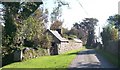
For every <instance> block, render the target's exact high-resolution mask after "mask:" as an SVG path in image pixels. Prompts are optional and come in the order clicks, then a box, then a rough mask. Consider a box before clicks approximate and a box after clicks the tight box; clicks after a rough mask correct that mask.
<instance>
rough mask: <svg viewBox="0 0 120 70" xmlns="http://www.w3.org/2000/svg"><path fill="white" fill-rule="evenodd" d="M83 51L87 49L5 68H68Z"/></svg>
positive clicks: (14, 64)
mask: <svg viewBox="0 0 120 70" xmlns="http://www.w3.org/2000/svg"><path fill="white" fill-rule="evenodd" d="M82 50H85V47H83V48H81V49H79V50H72V51H69V52H66V53H64V54H60V55H55V56H42V57H39V58H35V59H29V60H26V61H23V62H16V63H12V64H9V65H6V66H4V67H3V68H67V67H68V66H69V64H70V63H71V61H72V60H73V59H74V58H75V57H76V55H77V53H78V52H80V51H82Z"/></svg>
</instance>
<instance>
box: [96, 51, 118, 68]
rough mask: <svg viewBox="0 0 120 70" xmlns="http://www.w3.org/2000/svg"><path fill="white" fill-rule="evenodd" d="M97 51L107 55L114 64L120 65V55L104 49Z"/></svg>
mask: <svg viewBox="0 0 120 70" xmlns="http://www.w3.org/2000/svg"><path fill="white" fill-rule="evenodd" d="M97 52H98V53H100V54H101V55H102V56H103V57H105V58H106V59H107V60H108V61H110V62H111V63H112V64H113V65H115V66H118V67H120V64H119V63H118V59H119V58H120V57H118V56H117V55H113V54H112V53H110V52H107V51H104V50H97Z"/></svg>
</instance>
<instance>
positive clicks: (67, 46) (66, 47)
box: [58, 41, 82, 54]
mask: <svg viewBox="0 0 120 70" xmlns="http://www.w3.org/2000/svg"><path fill="white" fill-rule="evenodd" d="M81 47H82V43H77V42H74V41H69V43H67V42H61V44H59V45H58V53H59V54H61V53H65V52H67V51H70V50H77V49H80V48H81Z"/></svg>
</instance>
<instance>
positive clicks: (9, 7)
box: [2, 2, 42, 47]
mask: <svg viewBox="0 0 120 70" xmlns="http://www.w3.org/2000/svg"><path fill="white" fill-rule="evenodd" d="M2 4H3V6H4V10H5V14H4V20H5V27H4V30H5V33H4V35H3V36H4V37H3V39H4V40H3V41H4V42H3V45H4V46H5V45H6V46H9V47H10V45H12V47H14V46H19V45H20V44H22V41H23V40H22V37H21V35H22V30H23V29H22V26H23V20H25V19H27V18H28V17H29V16H30V15H31V14H32V13H33V12H34V11H35V10H36V9H37V8H38V7H39V5H40V4H42V2H22V3H21V2H2ZM6 42H7V43H6Z"/></svg>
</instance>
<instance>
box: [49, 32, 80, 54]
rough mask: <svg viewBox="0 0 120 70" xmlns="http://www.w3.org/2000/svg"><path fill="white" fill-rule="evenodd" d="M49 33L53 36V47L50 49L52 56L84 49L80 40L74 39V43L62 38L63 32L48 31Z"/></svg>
mask: <svg viewBox="0 0 120 70" xmlns="http://www.w3.org/2000/svg"><path fill="white" fill-rule="evenodd" d="M47 33H48V34H49V35H51V36H52V39H53V40H52V45H51V48H50V54H51V55H57V54H61V53H64V52H67V51H69V50H73V49H79V48H80V47H82V41H81V40H80V39H74V40H72V41H70V40H67V39H65V38H63V37H62V36H61V30H47Z"/></svg>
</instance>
